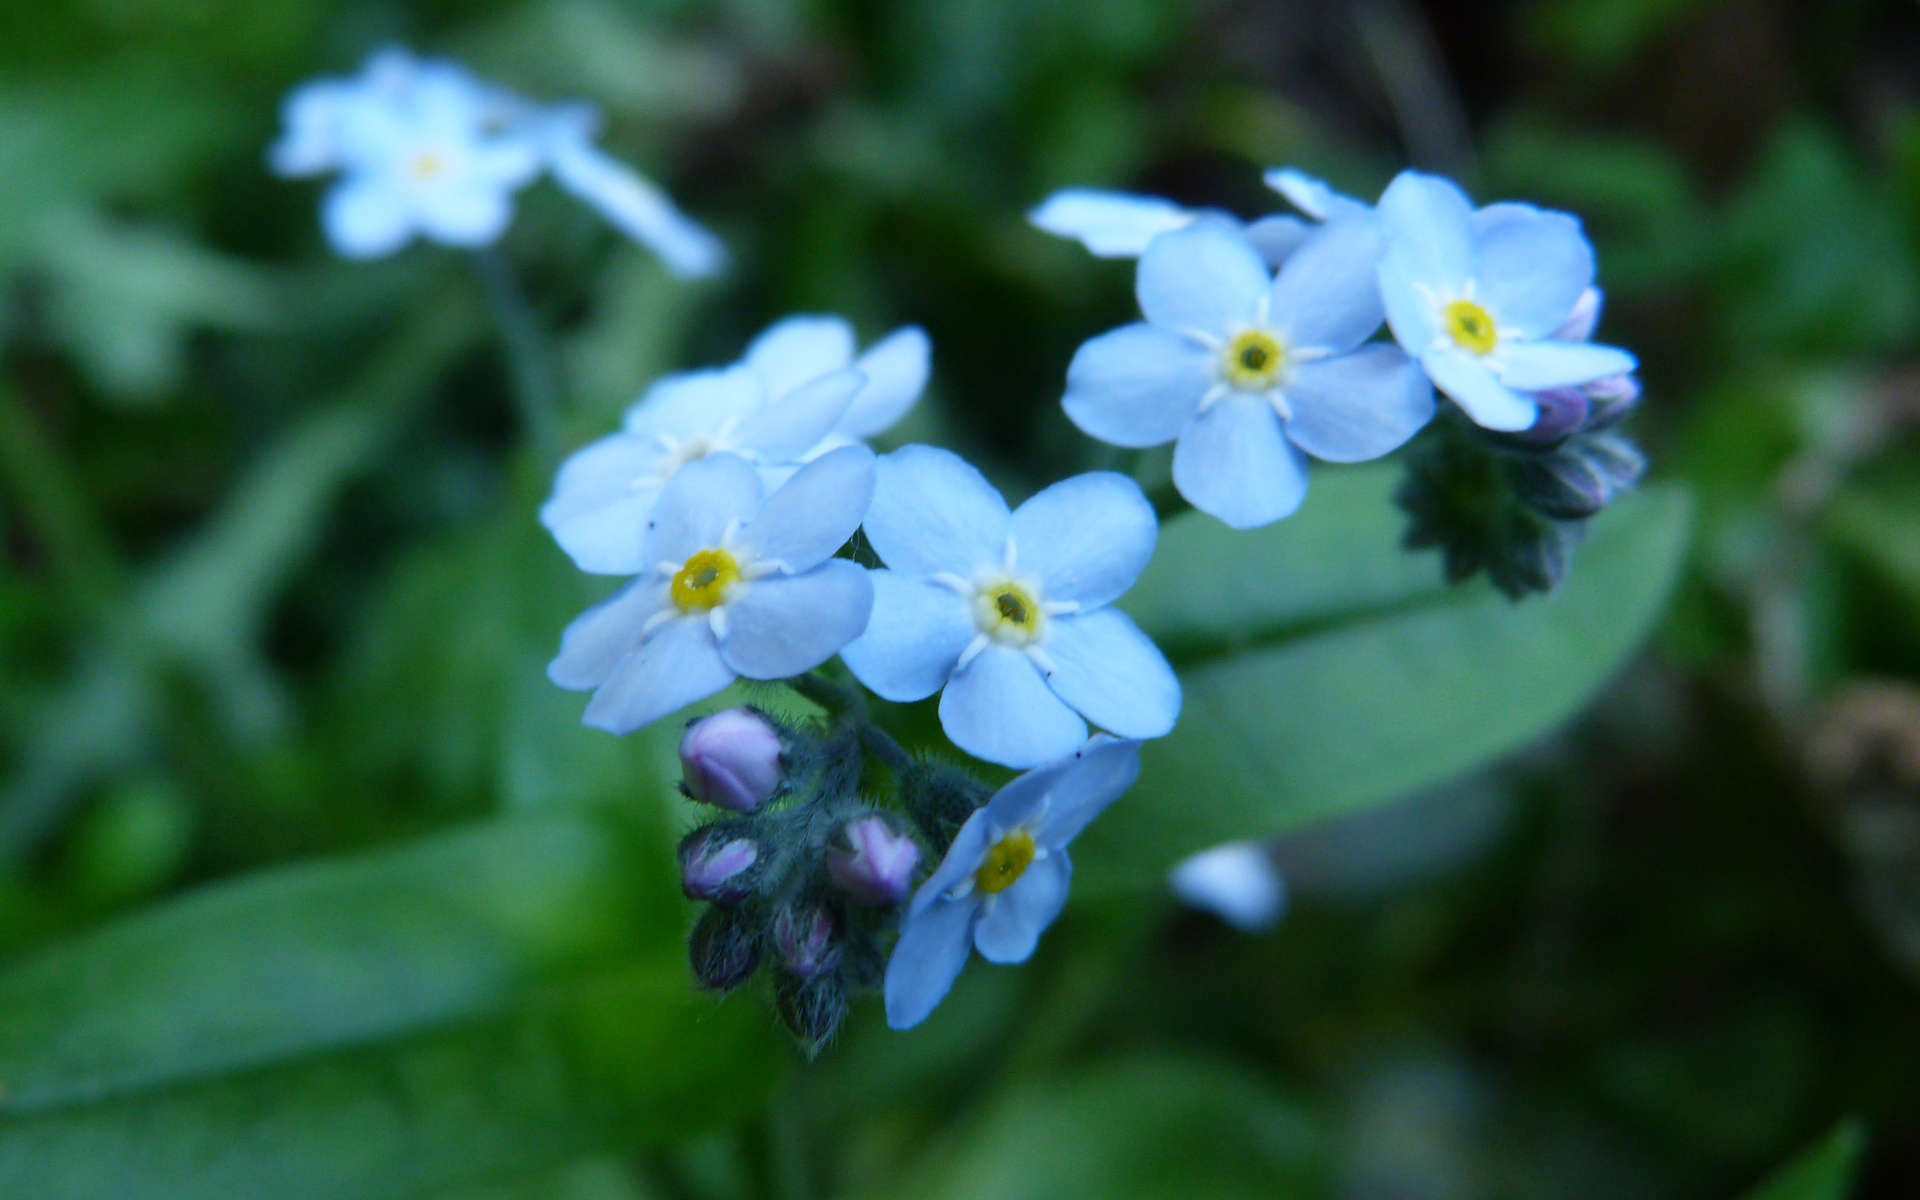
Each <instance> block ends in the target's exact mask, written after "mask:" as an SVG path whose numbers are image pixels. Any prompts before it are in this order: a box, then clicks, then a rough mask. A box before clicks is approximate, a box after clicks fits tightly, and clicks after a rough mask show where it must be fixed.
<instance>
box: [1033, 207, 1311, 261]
mask: <svg viewBox="0 0 1920 1200" xmlns="http://www.w3.org/2000/svg"><path fill="white" fill-rule="evenodd" d="M1202 217H1205V218H1207V219H1208V220H1212V221H1218V222H1221V223H1223V224H1228V225H1234V226H1237V227H1239V228H1240V231H1241V232H1242V233H1243V234H1245V235H1246V238H1247V240H1248V241H1249V242H1251V243H1253V246H1254V249H1256V250H1258V251H1259V252H1260V255H1261V257H1262V258H1264V259H1266V261H1267V262H1268V264H1269V265H1272V266H1278V265H1279V264H1280V262H1281V261H1282V260H1283V259H1285V258H1286V256H1287V255H1289V254H1291V253H1292V252H1293V250H1294V248H1295V247H1296V246H1298V245H1299V244H1300V243H1301V241H1303V240H1304V239H1305V238H1306V236H1307V234H1308V232H1310V228H1311V227H1310V226H1308V225H1307V223H1306V222H1304V221H1301V220H1299V219H1298V218H1295V217H1287V216H1272V217H1261V218H1260V219H1259V220H1256V221H1249V222H1246V223H1245V224H1242V223H1241V222H1240V221H1238V220H1236V219H1235V218H1234V217H1233V216H1232V215H1231V214H1228V213H1225V212H1222V211H1220V210H1219V209H1195V208H1182V207H1181V206H1179V205H1178V204H1175V203H1174V202H1173V201H1171V200H1163V199H1161V198H1160V197H1158V196H1141V195H1137V194H1135V193H1132V192H1113V191H1103V190H1101V189H1097V188H1064V189H1062V190H1060V191H1057V192H1055V193H1054V194H1053V195H1051V196H1048V197H1047V198H1046V199H1045V200H1044V201H1042V202H1041V203H1040V205H1039V206H1038V207H1036V208H1035V209H1033V210H1032V211H1031V212H1029V213H1028V214H1027V221H1028V222H1029V223H1030V224H1032V225H1033V226H1034V227H1035V228H1036V229H1039V230H1041V231H1042V232H1045V233H1051V234H1053V235H1054V236H1055V237H1064V238H1072V239H1073V240H1075V241H1077V242H1079V243H1080V244H1081V245H1083V246H1085V247H1086V248H1087V249H1088V250H1091V251H1092V252H1093V253H1094V254H1095V255H1096V256H1098V257H1100V258H1138V257H1140V256H1141V255H1142V254H1144V253H1146V249H1147V245H1148V243H1150V242H1152V241H1153V239H1154V238H1156V237H1159V236H1160V235H1161V234H1163V233H1171V232H1172V231H1174V230H1176V229H1185V228H1186V227H1187V226H1189V225H1191V224H1193V223H1194V222H1195V221H1197V220H1199V219H1201V218H1202Z"/></svg>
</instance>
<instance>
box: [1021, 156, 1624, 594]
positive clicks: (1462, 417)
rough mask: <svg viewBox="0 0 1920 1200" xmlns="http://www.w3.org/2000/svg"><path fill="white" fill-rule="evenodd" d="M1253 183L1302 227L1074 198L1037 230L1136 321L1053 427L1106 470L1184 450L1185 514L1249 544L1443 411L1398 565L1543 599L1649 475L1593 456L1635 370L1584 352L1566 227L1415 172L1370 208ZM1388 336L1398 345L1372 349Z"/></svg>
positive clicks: (1603, 351)
mask: <svg viewBox="0 0 1920 1200" xmlns="http://www.w3.org/2000/svg"><path fill="white" fill-rule="evenodd" d="M1266 179H1267V182H1268V184H1269V185H1270V186H1272V187H1273V188H1274V189H1275V190H1276V191H1278V192H1280V193H1281V194H1282V195H1284V196H1285V197H1286V198H1287V199H1288V200H1289V201H1291V202H1292V204H1293V205H1294V207H1295V208H1297V209H1298V210H1299V211H1300V213H1301V214H1302V216H1300V217H1294V216H1288V215H1276V216H1270V217H1265V218H1262V219H1260V220H1257V221H1253V222H1251V223H1242V222H1240V221H1237V220H1236V219H1234V218H1232V217H1231V216H1228V215H1226V214H1222V213H1218V212H1213V211H1196V210H1191V209H1185V208H1181V207H1179V206H1176V205H1173V204H1171V203H1170V202H1168V201H1165V200H1161V199H1159V198H1157V197H1149V196H1133V195H1128V194H1125V193H1118V192H1098V191H1087V190H1072V191H1065V192H1060V193H1057V194H1055V195H1054V196H1053V197H1051V198H1049V199H1048V200H1047V201H1046V202H1045V203H1044V204H1042V205H1040V206H1039V207H1038V208H1036V209H1035V210H1034V211H1033V212H1032V213H1031V214H1029V219H1030V220H1032V222H1033V223H1034V224H1035V225H1037V226H1038V227H1040V228H1041V229H1044V230H1046V231H1047V232H1049V233H1054V234H1058V235H1061V236H1066V237H1073V238H1076V239H1078V240H1080V241H1081V242H1082V243H1083V244H1085V245H1086V246H1087V247H1088V248H1089V249H1091V250H1092V251H1093V252H1094V253H1096V254H1099V255H1101V256H1103V257H1138V258H1139V260H1140V261H1139V266H1138V274H1137V282H1136V292H1137V294H1138V298H1139V302H1140V309H1141V313H1142V315H1143V316H1144V318H1145V320H1144V321H1142V322H1140V323H1138V324H1134V325H1128V326H1124V327H1122V328H1120V329H1117V330H1114V331H1113V332H1111V333H1108V334H1105V335H1102V336H1100V337H1097V338H1095V339H1093V340H1092V341H1089V342H1088V343H1087V344H1086V345H1084V346H1082V347H1081V348H1080V351H1079V353H1077V354H1076V355H1075V356H1074V360H1073V363H1072V364H1071V366H1070V367H1069V368H1068V372H1067V389H1066V394H1065V397H1064V400H1063V404H1064V407H1065V409H1066V413H1067V416H1068V417H1069V418H1070V419H1072V420H1073V422H1074V423H1075V424H1076V425H1078V426H1079V427H1080V428H1081V429H1083V430H1084V431H1086V432H1087V433H1089V434H1090V435H1092V436H1094V437H1096V438H1100V439H1101V440H1103V441H1108V442H1112V443H1114V444H1116V445H1120V446H1130V447H1147V446H1156V445H1161V444H1163V443H1166V442H1169V441H1172V442H1174V443H1175V448H1174V455H1173V480H1174V484H1175V486H1176V487H1177V488H1178V489H1179V491H1180V493H1181V495H1182V496H1183V497H1185V499H1186V500H1187V501H1188V502H1189V503H1191V504H1193V505H1194V506H1195V507H1196V508H1199V509H1201V510H1203V511H1205V512H1208V513H1211V514H1213V515H1214V516H1216V517H1218V518H1219V519H1220V520H1222V521H1224V522H1226V523H1227V524H1229V525H1231V526H1234V527H1235V528H1248V527H1251V526H1256V525H1263V524H1266V523H1268V522H1270V521H1274V520H1277V519H1279V518H1281V517H1284V516H1287V515H1288V514H1290V513H1292V512H1293V511H1294V510H1295V509H1296V508H1298V506H1299V505H1300V503H1301V502H1302V500H1303V499H1304V497H1305V494H1306V484H1307V464H1308V461H1309V458H1318V459H1322V460H1326V461H1332V462H1358V461H1363V460H1366V459H1372V458H1378V457H1381V456H1383V455H1385V454H1387V453H1390V452H1391V451H1393V450H1395V449H1398V448H1399V447H1400V446H1402V445H1403V444H1405V443H1406V442H1407V441H1409V439H1411V438H1413V437H1414V435H1415V434H1417V433H1419V432H1420V431H1421V430H1422V428H1423V427H1426V426H1428V424H1429V421H1430V419H1431V418H1432V417H1433V416H1434V414H1435V411H1436V408H1435V401H1434V390H1435V389H1437V390H1438V391H1439V393H1440V394H1442V395H1444V396H1445V397H1447V399H1448V400H1450V401H1451V402H1452V407H1451V408H1450V409H1449V410H1448V411H1447V413H1446V419H1445V420H1443V421H1440V422H1434V424H1435V425H1438V426H1440V427H1441V428H1440V429H1439V430H1438V431H1437V432H1435V433H1434V434H1433V435H1432V436H1431V437H1430V438H1429V439H1426V444H1425V445H1422V446H1420V447H1419V448H1418V449H1417V450H1416V451H1415V452H1414V453H1413V454H1412V455H1411V456H1410V457H1409V463H1410V472H1411V476H1410V479H1409V482H1408V484H1407V486H1406V487H1404V488H1403V489H1402V492H1401V503H1402V505H1403V507H1405V508H1407V510H1408V511H1409V513H1410V514H1411V515H1412V517H1413V526H1412V528H1411V530H1410V532H1409V534H1408V541H1409V544H1410V545H1415V546H1420V545H1436V546H1439V547H1441V548H1442V550H1443V551H1444V553H1445V555H1446V565H1447V571H1448V574H1449V576H1450V577H1451V578H1455V579H1459V578H1464V577H1465V576H1467V575H1470V574H1472V573H1473V572H1474V571H1476V570H1480V569H1485V570H1487V571H1488V573H1489V574H1490V576H1491V577H1492V578H1493V580H1494V582H1495V583H1496V584H1497V585H1498V586H1500V587H1501V588H1503V589H1504V590H1506V591H1508V592H1509V593H1510V594H1512V595H1515V596H1518V595H1521V594H1524V593H1525V592H1526V591H1529V590H1547V589H1550V588H1551V587H1552V586H1553V584H1554V583H1555V582H1556V581H1557V580H1558V579H1559V577H1560V575H1561V573H1562V572H1563V571H1564V570H1565V566H1566V560H1567V555H1568V553H1570V551H1571V547H1572V545H1573V544H1574V542H1576V541H1577V540H1578V535H1579V532H1580V528H1581V526H1580V523H1581V522H1583V521H1584V520H1585V519H1587V518H1588V517H1590V516H1592V515H1593V514H1594V513H1596V512H1598V511H1599V510H1600V508H1602V507H1603V506H1604V505H1605V504H1606V503H1607V502H1608V501H1610V500H1611V499H1612V498H1613V496H1614V495H1616V494H1617V493H1618V492H1619V491H1621V490H1623V489H1625V488H1627V487H1629V486H1631V485H1632V483H1633V482H1634V481H1635V480H1636V479H1637V478H1638V475H1639V471H1640V458H1639V454H1638V451H1636V450H1635V449H1634V448H1633V446H1632V445H1631V443H1628V442H1626V441H1625V440H1624V439H1622V438H1620V437H1619V436H1618V435H1617V434H1614V433H1610V432H1606V431H1607V430H1608V429H1609V428H1610V427H1611V426H1612V425H1613V424H1614V423H1615V422H1617V421H1618V420H1619V418H1620V417H1621V416H1623V415H1624V414H1625V413H1626V412H1627V411H1628V410H1629V409H1630V407H1631V406H1632V403H1633V402H1634V400H1635V399H1637V397H1638V394H1639V389H1638V385H1637V384H1636V383H1635V382H1634V380H1633V377H1632V372H1633V370H1634V368H1635V365H1636V364H1635V361H1634V358H1633V356H1632V355H1630V354H1628V353H1627V352H1626V351H1624V350H1620V349H1617V348H1615V347H1612V346H1606V345H1600V344H1596V343H1594V342H1593V341H1592V340H1591V338H1592V333H1593V329H1594V325H1595V323H1596V322H1597V320H1598V316H1599V310H1600V294H1599V292H1598V290H1597V289H1596V288H1595V287H1594V259H1593V251H1592V248H1591V247H1590V246H1589V245H1588V243H1587V240H1586V238H1585V236H1584V235H1583V234H1582V232H1581V229H1580V225H1579V222H1578V221H1577V220H1575V219H1574V218H1573V217H1571V216H1569V215H1567V214H1565V213H1558V212H1551V211H1547V210H1543V209H1539V208H1536V207H1534V206H1532V205H1528V204H1521V203H1512V202H1503V203H1497V204H1490V205H1487V206H1485V207H1482V208H1475V207H1474V206H1473V204H1472V202H1471V201H1469V200H1468V199H1467V197H1466V195H1465V194H1464V193H1462V192H1461V191H1460V189H1459V188H1458V187H1456V186H1455V185H1454V184H1452V183H1451V182H1450V181H1448V180H1446V179H1442V178H1440V177H1438V176H1433V175H1426V174H1421V173H1419V172H1414V171H1406V172H1402V173H1401V174H1400V175H1399V176H1398V177H1397V178H1395V179H1394V180H1393V182H1392V183H1391V184H1390V185H1389V186H1388V187H1387V189H1386V191H1385V192H1384V193H1383V194H1382V195H1381V197H1380V200H1379V203H1378V204H1377V205H1368V204H1366V203H1364V202H1363V201H1360V200H1358V199H1355V198H1353V197H1351V196H1345V195H1342V194H1340V193H1338V192H1336V191H1334V190H1333V189H1331V188H1329V187H1327V186H1326V185H1325V184H1324V183H1322V182H1320V181H1318V180H1316V179H1313V178H1311V177H1309V176H1306V175H1304V174H1302V173H1301V172H1299V171H1295V170H1291V169H1285V168H1283V169H1279V170H1275V171H1271V172H1269V173H1268V174H1267V176H1266ZM1383 320H1384V323H1385V326H1386V329H1387V331H1388V332H1389V333H1390V334H1391V336H1392V339H1393V341H1392V343H1391V344H1389V343H1387V342H1370V341H1368V339H1369V338H1371V337H1372V336H1373V335H1374V333H1375V332H1376V331H1377V330H1378V329H1379V328H1380V327H1381V324H1382V322H1383ZM1456 414H1457V417H1458V419H1456ZM1462 422H1464V424H1465V426H1466V428H1462V427H1461V423H1462ZM1496 460H1497V461H1496Z"/></svg>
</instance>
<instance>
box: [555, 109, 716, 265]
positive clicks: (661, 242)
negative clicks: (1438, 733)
mask: <svg viewBox="0 0 1920 1200" xmlns="http://www.w3.org/2000/svg"><path fill="white" fill-rule="evenodd" d="M548 161H549V163H550V165H551V166H552V168H553V177H554V179H555V181H557V182H558V183H559V184H560V186H561V187H563V188H565V189H566V190H567V191H569V192H571V193H573V194H574V195H575V196H576V197H578V198H579V199H580V200H581V201H583V202H584V203H586V204H588V205H589V206H591V207H592V208H594V209H595V210H596V211H598V212H599V213H600V215H601V216H603V217H605V218H606V219H607V222H608V223H609V224H611V225H612V226H613V227H614V228H615V229H618V230H619V231H620V232H622V233H624V234H626V235H627V236H628V237H630V238H632V239H633V240H634V241H636V242H639V243H640V244H641V245H643V246H646V247H647V248H649V249H651V250H652V251H653V252H654V253H655V254H658V255H659V256H660V261H661V262H663V263H665V264H666V265H667V269H668V270H669V271H672V272H673V273H674V274H675V275H679V276H682V277H688V278H697V277H700V276H706V275H714V274H717V273H718V272H719V271H720V270H721V269H723V268H724V267H725V266H726V265H727V250H726V247H725V246H723V245H722V244H721V242H720V239H719V238H716V237H715V236H713V234H711V233H709V232H708V231H707V230H706V229H705V228H703V227H702V226H700V225H699V224H698V223H697V222H695V221H694V220H693V219H692V218H690V217H688V216H687V215H686V214H685V213H683V212H681V211H680V210H679V209H678V208H676V207H675V206H674V203H673V200H672V198H671V197H669V196H668V195H667V193H666V192H664V191H662V190H661V189H660V188H659V187H657V186H655V185H654V184H653V183H652V182H650V181H649V180H647V179H646V178H645V177H643V176H642V175H640V174H639V173H638V172H637V171H635V170H633V169H632V168H631V167H629V166H627V165H626V164H625V163H623V162H620V161H619V160H617V159H614V158H611V157H609V156H608V155H606V154H603V153H602V152H601V151H600V150H599V149H598V148H597V147H595V146H594V145H593V144H592V143H591V142H589V141H587V140H586V139H585V138H584V137H570V138H557V139H555V140H554V142H553V143H552V146H551V150H550V154H549V160H548Z"/></svg>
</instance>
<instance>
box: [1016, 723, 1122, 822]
mask: <svg viewBox="0 0 1920 1200" xmlns="http://www.w3.org/2000/svg"><path fill="white" fill-rule="evenodd" d="M1139 777H1140V743H1139V742H1133V741H1127V740H1125V739H1123V738H1110V737H1107V736H1106V735H1104V734H1101V735H1099V736H1096V737H1095V738H1094V739H1093V740H1092V741H1090V742H1088V743H1087V744H1086V745H1085V746H1083V747H1081V749H1080V750H1079V752H1078V753H1076V754H1075V755H1074V757H1073V759H1072V761H1071V762H1069V763H1068V764H1067V765H1066V769H1065V770H1063V771H1061V772H1060V774H1059V776H1058V777H1057V778H1056V779H1055V780H1054V781H1053V782H1052V784H1051V785H1050V786H1049V787H1048V789H1047V808H1046V814H1045V816H1044V817H1043V818H1042V819H1041V822H1040V828H1039V831H1038V833H1037V834H1036V836H1035V839H1034V840H1035V841H1037V842H1039V843H1040V844H1041V845H1044V846H1047V847H1049V848H1057V847H1060V846H1064V845H1066V844H1067V843H1068V842H1071V841H1072V840H1073V839H1074V838H1076V837H1078V836H1080V831H1081V830H1082V829H1085V828H1086V827H1087V826H1088V824H1090V823H1091V822H1092V821H1093V819H1094V818H1095V817H1097V816H1099V815H1100V814H1101V813H1103V812H1105V811H1107V806H1108V805H1109V804H1112V803H1113V802H1114V801H1115V800H1118V799H1119V798H1120V797H1121V795H1122V794H1123V793H1125V792H1126V790H1127V789H1128V788H1130V787H1132V786H1133V781H1134V780H1135V779H1138V778H1139ZM1009 786H1011V785H1009Z"/></svg>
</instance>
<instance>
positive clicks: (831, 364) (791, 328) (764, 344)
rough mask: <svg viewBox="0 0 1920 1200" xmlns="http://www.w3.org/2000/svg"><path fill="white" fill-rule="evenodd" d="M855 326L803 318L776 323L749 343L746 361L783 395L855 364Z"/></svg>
mask: <svg viewBox="0 0 1920 1200" xmlns="http://www.w3.org/2000/svg"><path fill="white" fill-rule="evenodd" d="M853 346H854V342H853V326H851V325H849V324H847V321H846V318H844V317H835V316H813V315H802V316H797V317H787V318H786V319H784V320H781V321H776V322H774V323H773V324H772V325H769V326H767V327H766V328H765V329H763V330H761V331H760V333H759V335H758V336H757V337H755V338H754V339H753V341H751V342H749V343H748V344H747V353H746V358H745V360H744V361H745V362H746V364H747V365H748V366H750V367H752V368H753V369H754V370H756V371H758V372H760V377H761V378H762V379H764V380H766V381H767V395H769V396H784V395H786V394H787V393H788V392H790V391H792V390H793V389H795V388H797V387H799V386H800V385H801V384H803V383H812V382H813V381H814V380H816V379H818V378H820V377H821V376H822V375H825V374H826V373H827V372H829V371H839V370H844V369H845V368H846V367H848V366H850V365H852V363H853Z"/></svg>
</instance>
